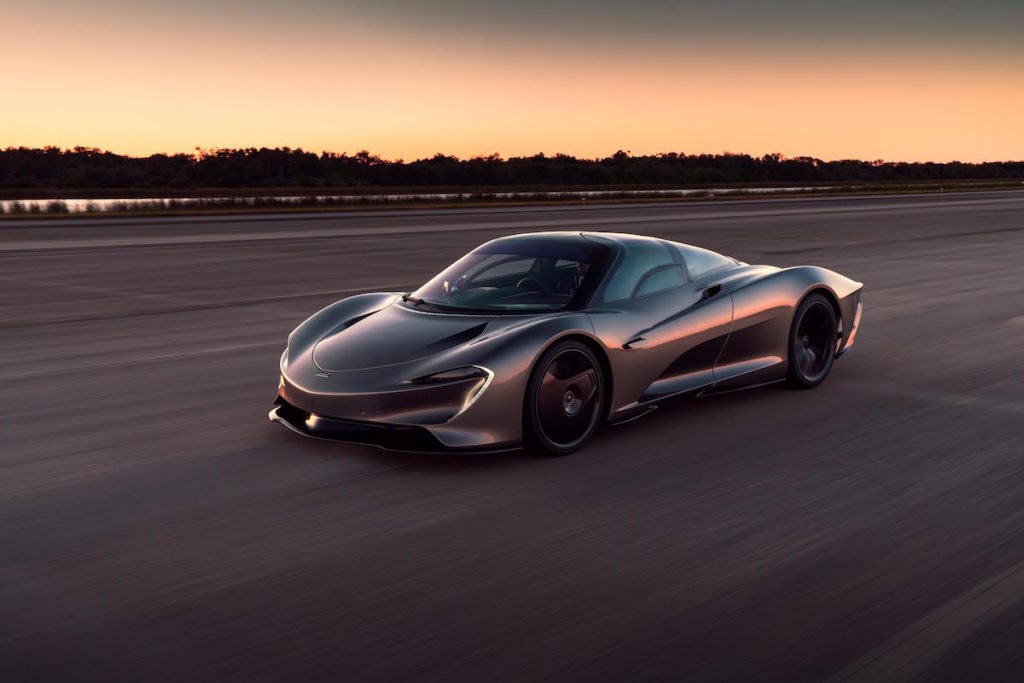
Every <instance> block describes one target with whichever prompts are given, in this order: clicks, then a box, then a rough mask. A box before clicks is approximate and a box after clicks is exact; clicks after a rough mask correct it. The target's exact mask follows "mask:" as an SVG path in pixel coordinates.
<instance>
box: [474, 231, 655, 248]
mask: <svg viewBox="0 0 1024 683" xmlns="http://www.w3.org/2000/svg"><path fill="white" fill-rule="evenodd" d="M526 240H530V241H545V242H547V241H551V242H561V243H563V244H564V243H569V244H574V243H575V244H585V243H587V242H593V241H598V242H604V243H611V244H616V245H628V244H635V243H637V242H664V241H665V240H663V239H659V238H657V237H645V236H643V235H630V234H629V233H625V232H592V231H586V232H576V231H569V230H554V231H545V232H524V233H519V234H517V235H508V236H505V237H498V238H497V239H493V240H491V241H490V242H488V244H501V243H508V242H517V241H526Z"/></svg>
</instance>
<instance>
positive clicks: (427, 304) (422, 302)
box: [402, 294, 451, 312]
mask: <svg viewBox="0 0 1024 683" xmlns="http://www.w3.org/2000/svg"><path fill="white" fill-rule="evenodd" d="M402 301H405V302H406V303H410V304H412V305H413V306H423V307H424V308H429V309H433V310H435V311H441V312H443V311H445V310H451V308H450V307H448V306H442V305H441V304H436V303H434V302H433V301H427V300H426V299H421V298H420V297H418V296H413V295H412V294H403V295H402Z"/></svg>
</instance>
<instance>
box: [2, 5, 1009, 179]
mask: <svg viewBox="0 0 1024 683" xmlns="http://www.w3.org/2000/svg"><path fill="white" fill-rule="evenodd" d="M0 26H2V33H0V35H2V38H0V93H2V94H0V147H6V146H20V145H25V146H44V145H58V146H62V147H71V146H75V145H85V146H94V147H101V148H105V149H110V150H113V151H117V152H122V153H129V154H149V153H152V152H158V151H166V152H177V151H192V150H193V149H194V148H195V147H204V148H208V147H250V146H290V147H303V148H305V149H309V150H313V151H321V150H331V151H337V152H343V151H347V152H350V153H352V152H355V151H358V150H360V149H368V150H370V151H372V152H374V153H377V154H380V155H382V156H385V157H389V158H405V159H413V158H417V157H423V156H428V155H431V154H433V153H435V152H443V153H446V154H455V155H458V156H463V157H467V156H473V155H477V154H490V153H493V152H498V153H500V154H502V155H504V156H514V155H522V154H532V153H535V152H538V151H543V152H545V153H556V152H564V153H568V154H574V155H577V156H587V157H593V156H604V155H607V154H611V153H613V152H615V151H616V150H618V149H625V150H630V151H632V152H633V153H634V154H641V153H653V152H663V151H678V152H687V153H700V152H713V153H714V152H723V151H733V152H747V153H751V154H763V153H767V152H781V153H783V154H785V155H787V156H800V155H807V156H816V157H820V158H824V159H837V158H849V157H856V158H863V159H879V158H882V159H889V160H909V161H915V160H934V161H948V160H953V159H960V160H964V161H983V160H1002V159H1024V0H1013V1H1009V0H1005V1H1004V0H974V1H973V2H948V1H943V0H931V1H928V2H925V1H923V0H902V1H900V2H897V0H887V1H881V0H861V1H859V2H833V3H826V2H807V1H802V0H786V1H783V2H768V1H764V2H737V1H735V0H718V1H717V2H714V3H697V2H688V1H685V0H677V1H674V2H670V1H668V0H647V1H643V0H632V1H625V0H518V1H513V0H509V1H506V2H501V1H497V0H494V1H486V2H481V1H476V2H471V1H469V0H433V1H432V2H429V1H421V2H414V1H412V0H377V1H373V0H355V1H352V2H326V1H321V0H290V1H287V2H285V1H282V0H249V1H243V0H228V1H221V2H216V1H213V0H208V1H206V2H199V1H197V0H180V1H178V2H152V1H147V0H136V1H135V2H126V1H124V0H108V1H105V2H87V1H82V0H79V1H77V2H72V1H70V0H55V1H49V2H47V1H46V0H37V1H35V2H14V1H12V0H0Z"/></svg>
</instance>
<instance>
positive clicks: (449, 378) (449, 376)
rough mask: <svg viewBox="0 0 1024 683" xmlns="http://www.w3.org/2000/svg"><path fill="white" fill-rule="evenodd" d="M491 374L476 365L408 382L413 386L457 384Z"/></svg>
mask: <svg viewBox="0 0 1024 683" xmlns="http://www.w3.org/2000/svg"><path fill="white" fill-rule="evenodd" d="M490 374H491V372H490V371H489V370H487V369H485V368H480V367H477V366H475V365H467V366H465V367H462V368H453V369H452V370H442V371H441V372H435V373H434V374H432V375H424V376H423V377H417V378H416V379H410V380H408V381H409V382H410V383H411V384H428V383H431V382H457V381H459V380H463V379H472V378H474V377H489V376H490Z"/></svg>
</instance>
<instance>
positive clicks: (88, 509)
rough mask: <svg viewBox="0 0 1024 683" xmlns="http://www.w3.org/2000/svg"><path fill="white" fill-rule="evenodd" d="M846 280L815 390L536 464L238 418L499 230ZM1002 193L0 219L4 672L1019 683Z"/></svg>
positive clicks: (1014, 292)
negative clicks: (592, 235)
mask: <svg viewBox="0 0 1024 683" xmlns="http://www.w3.org/2000/svg"><path fill="white" fill-rule="evenodd" d="M588 228H589V229H600V230H622V231H627V232H638V233H645V234H652V235H658V236H664V237H668V238H671V239H676V240H681V241H685V242H690V243H694V244H698V245H701V246H706V247H709V248H712V249H716V250H719V251H722V252H725V253H727V254H730V255H732V256H735V257H737V258H740V259H743V260H745V261H748V262H751V263H772V264H776V265H781V266H787V265H797V264H804V263H812V264H818V265H822V266H826V267H829V268H833V269H835V270H837V271H839V272H841V273H843V274H845V275H848V276H849V277H852V278H854V279H856V280H860V281H862V282H864V283H865V293H864V305H865V312H864V318H863V322H862V327H861V331H860V332H859V335H858V338H857V344H856V347H855V348H854V350H853V351H852V352H851V353H850V355H848V356H847V357H846V358H844V359H842V360H841V361H839V362H838V363H837V364H836V366H835V368H834V371H833V373H832V375H831V377H830V378H829V379H828V381H827V382H826V383H825V384H824V385H822V386H821V387H819V388H818V389H816V390H814V391H810V392H800V391H791V390H786V389H784V388H780V387H766V388H761V389H755V390H750V391H745V392H737V393H732V394H727V395H721V396H716V397H709V398H702V399H696V400H689V401H677V402H675V403H673V404H671V405H668V406H665V407H663V408H661V409H659V410H658V411H656V412H655V413H653V414H652V415H650V416H648V417H645V418H643V419H641V420H638V421H635V422H631V423H629V424H626V425H623V426H619V427H612V428H606V429H604V430H603V431H602V432H601V433H599V434H598V435H597V438H596V440H595V441H593V442H592V443H591V444H590V445H589V446H587V447H586V448H585V449H584V450H583V451H581V452H579V453H577V454H575V455H573V456H570V457H567V458H560V459H549V458H545V457H542V456H539V455H536V454H532V453H528V452H517V453H506V454H499V455H488V456H479V455H478V456H415V455H408V454H395V453H389V452H385V451H380V450H377V449H372V448H366V447H356V446H346V445H339V444H332V443H326V442H319V441H313V440H308V439H303V438H301V437H299V436H297V435H295V434H293V433H291V432H289V431H287V430H286V429H284V428H283V427H281V426H280V425H274V424H271V423H270V422H268V421H267V417H266V415H267V411H268V410H269V408H270V404H271V401H272V399H273V397H274V394H275V388H276V382H277V360H278V357H279V355H280V353H281V349H282V348H283V345H284V341H285V337H286V335H287V334H288V332H289V331H290V330H291V328H292V327H293V326H294V325H296V324H297V323H298V322H300V321H301V320H302V319H303V318H305V317H306V316H307V315H308V314H310V313H312V312H313V311H315V310H316V309H318V308H320V307H321V306H324V305H326V304H327V303H330V302H331V301H334V300H336V299H338V298H341V297H342V296H345V295H347V294H350V293H354V292H360V291H367V290H376V289H387V290H394V289H408V288H412V287H413V286H415V285H418V284H419V283H420V282H421V281H424V280H426V279H427V278H428V276H430V275H432V274H433V273H435V272H436V271H438V270H440V269H441V268H442V267H443V266H445V265H447V264H448V263H449V262H450V261H452V260H454V259H455V258H456V257H457V256H459V255H461V254H462V253H463V252H464V251H466V250H468V249H469V248H470V247H472V246H474V245H476V244H477V243H479V242H482V241H484V240H486V239H489V238H491V237H495V236H498V235H503V234H507V233H510V232H522V231H527V230H543V229H588ZM1022 339H1024V192H1001V193H969V194H945V195H942V194H937V195H918V196H909V197H898V196H884V197H867V198H829V199H824V198H817V199H786V200H757V201H734V202H724V201H721V202H720V201H714V202H697V203H681V204H664V203H657V204H633V205H616V206H613V205H591V206H583V207H580V206H573V207H564V206H563V207H515V208H477V209H461V210H436V211H420V210H407V211H392V212H387V211H376V212H349V213H340V214H291V215H273V216H258V217H222V218H209V217H207V218H170V219H99V220H84V219H78V220H76V219H67V220H63V219H62V220H58V221H49V220H47V221H38V222H32V223H28V222H24V221H21V220H18V221H7V222H0V348H2V350H3V358H4V361H5V362H4V363H3V365H2V367H0V386H2V391H0V395H2V396H3V409H2V411H0V444H2V446H0V678H2V679H3V680H4V681H22V680H46V679H51V680H96V681H121V680H124V681H139V680H150V681H182V680H209V679H218V680H236V681H262V680H272V679H273V680H296V681H298V680H308V679H330V680H345V681H349V680H402V679H422V680H436V681H456V680H481V681H483V680H533V679H556V678H557V679H563V680H643V679H660V680H689V679H693V680H750V679H761V680H786V681H794V680H865V681H883V680H910V679H928V680H943V679H944V680H1021V679H1022V678H1024V649H1022V648H1021V643H1024V341H1022Z"/></svg>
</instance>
